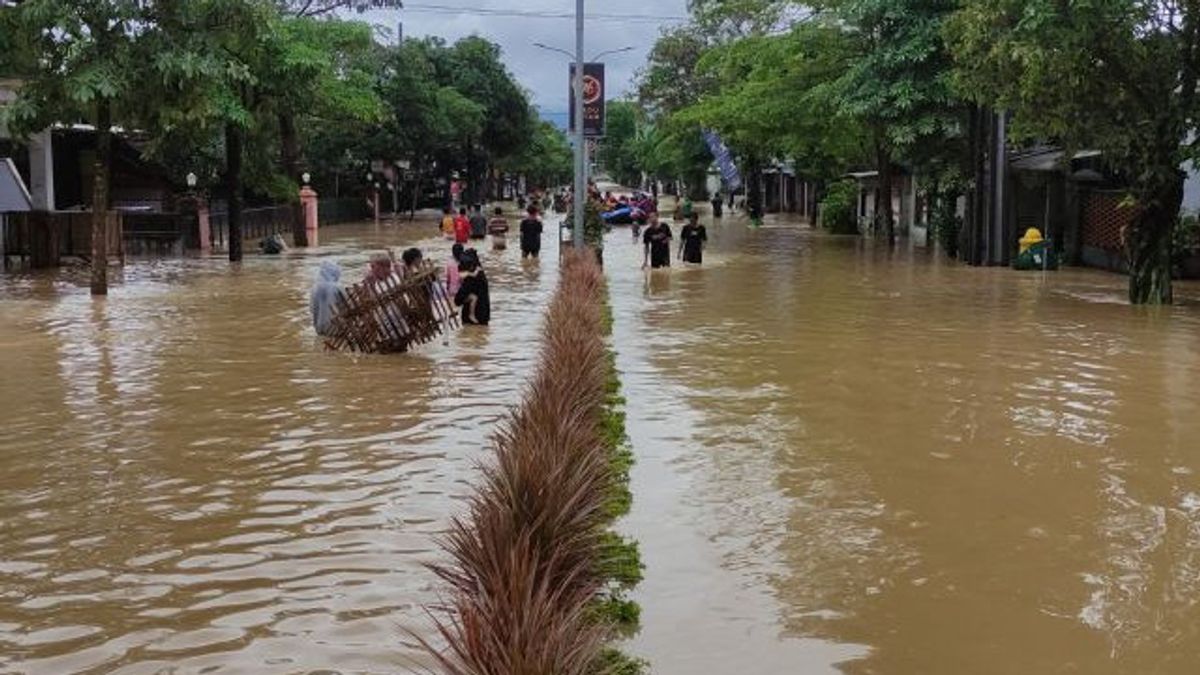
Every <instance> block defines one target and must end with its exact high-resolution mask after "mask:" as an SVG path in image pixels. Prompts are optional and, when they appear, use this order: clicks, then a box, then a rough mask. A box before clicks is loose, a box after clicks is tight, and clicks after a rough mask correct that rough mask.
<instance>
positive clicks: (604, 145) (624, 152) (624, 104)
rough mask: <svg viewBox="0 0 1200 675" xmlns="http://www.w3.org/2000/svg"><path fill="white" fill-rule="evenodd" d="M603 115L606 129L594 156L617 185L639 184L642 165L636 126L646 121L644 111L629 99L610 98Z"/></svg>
mask: <svg viewBox="0 0 1200 675" xmlns="http://www.w3.org/2000/svg"><path fill="white" fill-rule="evenodd" d="M607 116H608V121H607V133H606V135H605V137H604V138H603V140H601V142H600V146H599V152H598V156H597V158H596V159H597V161H598V162H599V164H600V166H602V167H603V168H604V170H605V171H607V172H608V173H609V175H611V176H612V177H613V179H614V180H616V181H617V182H618V183H620V184H621V185H632V186H637V185H640V184H641V182H642V168H643V167H642V162H641V152H640V148H639V145H638V127H639V126H641V125H644V124H646V123H647V122H646V120H645V119H644V115H643V114H642V111H641V109H640V108H639V107H638V105H637V104H636V103H635V102H633V101H611V102H609V104H608V112H607Z"/></svg>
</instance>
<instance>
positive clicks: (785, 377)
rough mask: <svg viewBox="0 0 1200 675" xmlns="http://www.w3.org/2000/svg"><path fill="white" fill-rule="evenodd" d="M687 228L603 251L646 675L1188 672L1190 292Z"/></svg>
mask: <svg viewBox="0 0 1200 675" xmlns="http://www.w3.org/2000/svg"><path fill="white" fill-rule="evenodd" d="M710 233H716V235H717V236H715V237H713V239H714V250H713V251H712V252H711V255H706V256H705V261H706V264H705V267H704V269H702V270H685V269H679V268H675V269H673V270H672V271H671V272H669V273H653V274H649V275H647V274H646V273H644V272H641V271H640V270H638V269H637V268H636V265H632V264H628V263H629V262H631V261H633V260H635V259H636V258H637V256H638V255H640V252H637V251H635V250H634V249H631V248H630V249H628V253H623V252H621V248H622V246H621V245H622V244H624V242H623V241H616V240H614V241H613V242H612V244H611V245H610V251H608V252H607V253H606V259H607V260H608V261H610V262H609V274H610V276H611V278H612V290H613V294H614V304H615V306H616V319H617V329H616V332H617V340H618V348H619V349H620V351H621V353H620V358H619V366H620V368H621V369H622V370H623V371H624V373H625V377H626V388H627V392H626V393H627V395H628V397H629V400H630V431H631V436H632V438H633V442H634V445H635V447H636V448H637V450H638V453H639V457H640V464H639V465H638V466H637V467H636V468H635V473H634V489H635V494H636V499H635V503H634V513H633V514H632V515H631V518H630V521H629V523H628V529H629V530H630V531H631V532H632V533H633V534H635V535H636V536H638V537H639V538H640V539H641V541H642V546H643V549H644V557H645V562H646V564H647V578H646V581H645V583H644V584H643V586H642V587H641V588H640V590H639V596H640V597H639V599H640V600H641V601H642V603H643V607H644V617H643V624H644V627H643V630H642V633H641V635H640V636H639V637H638V638H637V639H636V640H635V643H634V648H635V649H636V650H637V651H638V652H640V653H642V654H643V655H645V656H647V657H648V658H650V659H651V660H652V661H653V662H654V664H655V672H657V673H662V674H672V673H695V672H737V673H743V674H745V675H755V674H763V675H765V674H768V673H781V672H804V673H816V672H836V671H838V670H841V671H844V672H852V673H947V674H950V673H1052V672H1053V673H1057V672H1078V673H1150V672H1154V673H1192V672H1195V668H1196V663H1197V662H1200V661H1198V659H1200V608H1198V606H1197V604H1196V602H1197V598H1198V597H1200V478H1198V477H1197V476H1196V471H1197V470H1200V454H1198V453H1200V441H1198V440H1197V439H1200V414H1197V413H1198V412H1200V354H1198V347H1197V342H1196V335H1198V334H1200V312H1198V311H1197V307H1196V305H1195V304H1191V305H1184V306H1181V307H1175V308H1167V309H1161V310H1153V309H1142V308H1130V307H1127V306H1125V305H1124V304H1123V303H1122V302H1121V301H1120V299H1121V298H1122V297H1123V293H1124V288H1123V279H1122V278H1120V277H1118V276H1115V275H1107V274H1101V273H1093V272H1088V271H1078V270H1076V271H1064V272H1060V273H1057V274H1052V275H1050V276H1048V277H1043V276H1042V275H1041V274H1017V273H1014V272H1011V271H1009V270H1004V269H983V270H981V269H969V268H963V267H958V266H955V265H952V264H948V263H945V262H942V261H938V260H936V259H931V258H928V257H926V255H925V254H924V253H921V252H917V253H911V252H908V251H902V252H889V251H886V250H881V249H878V248H876V247H874V246H873V245H871V244H869V243H863V242H857V241H853V240H844V239H835V238H828V237H822V236H819V235H814V234H813V233H811V232H807V231H802V230H800V229H798V228H789V227H786V226H785V227H778V228H770V229H764V230H760V231H751V230H747V229H745V228H744V227H741V226H740V224H737V225H734V224H730V225H726V226H724V227H721V226H717V227H710ZM611 248H616V249H618V250H611ZM1195 290H1196V289H1195V288H1194V287H1186V286H1185V288H1184V289H1183V291H1182V294H1183V295H1184V296H1185V297H1189V296H1190V297H1194V296H1195V294H1196V293H1195Z"/></svg>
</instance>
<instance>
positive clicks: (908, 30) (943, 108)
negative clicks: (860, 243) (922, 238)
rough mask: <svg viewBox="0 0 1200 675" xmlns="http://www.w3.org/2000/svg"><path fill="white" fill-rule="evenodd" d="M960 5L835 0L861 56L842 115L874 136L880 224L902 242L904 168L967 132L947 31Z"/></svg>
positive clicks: (850, 71)
mask: <svg viewBox="0 0 1200 675" xmlns="http://www.w3.org/2000/svg"><path fill="white" fill-rule="evenodd" d="M957 6H958V0H835V2H834V3H833V4H832V7H833V9H834V11H835V13H836V16H837V18H838V20H839V22H840V25H843V26H845V27H846V28H847V29H849V31H850V32H851V34H852V35H853V36H854V37H855V38H857V39H858V40H859V53H858V56H857V58H856V59H854V60H853V62H851V64H850V65H849V67H848V68H847V69H846V71H845V74H844V75H843V76H842V77H841V78H840V79H839V81H838V90H839V92H838V96H839V99H840V101H841V107H842V109H843V110H844V111H845V112H847V113H849V114H850V115H853V116H855V117H857V118H858V119H860V120H862V122H863V124H864V126H865V127H866V128H867V129H869V130H870V134H871V144H872V146H873V148H872V149H873V151H874V156H875V165H876V169H877V171H878V172H879V193H880V200H879V201H878V202H877V203H878V204H879V205H880V208H877V209H876V217H877V219H878V222H877V225H878V226H879V227H880V228H881V229H883V230H884V231H885V232H886V234H887V237H888V240H889V241H893V240H894V239H895V214H894V213H893V211H892V199H891V195H892V188H893V177H894V172H895V167H896V163H897V162H898V161H899V160H902V159H904V158H906V157H907V156H909V155H911V154H912V153H913V152H914V151H916V150H917V149H919V148H922V147H923V146H927V145H928V144H931V143H940V142H942V141H943V140H944V139H946V138H950V137H953V136H955V135H958V134H959V128H960V125H959V119H960V117H959V109H960V106H959V104H958V103H957V101H956V100H955V98H954V96H953V94H952V92H951V88H950V60H949V56H948V53H947V50H946V47H945V44H944V42H943V38H942V27H943V24H944V23H945V21H946V19H947V18H948V17H949V16H950V14H951V12H952V11H953V10H954V9H955V8H956V7H957Z"/></svg>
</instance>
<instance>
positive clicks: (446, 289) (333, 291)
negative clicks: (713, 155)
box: [309, 192, 708, 335]
mask: <svg viewBox="0 0 1200 675" xmlns="http://www.w3.org/2000/svg"><path fill="white" fill-rule="evenodd" d="M591 197H592V199H596V200H599V201H601V202H604V201H605V200H604V199H602V198H601V197H600V195H599V193H598V192H593V194H592V195H591ZM610 199H611V196H610ZM568 200H569V197H568ZM647 202H648V204H649V208H648V209H647V211H648V213H647V215H646V218H645V221H646V226H645V228H644V229H642V228H641V227H640V226H639V225H637V224H636V223H635V224H633V225H632V228H631V229H632V231H633V239H634V242H637V241H638V240H639V239H640V240H641V243H642V245H643V260H642V266H643V268H647V267H648V268H652V269H660V268H666V267H670V265H671V243H672V242H673V241H674V239H675V235H674V233H673V232H672V230H671V226H670V225H668V224H667V223H666V222H664V221H662V220H660V219H659V214H658V210H657V208H656V206H657V205H656V201H655V200H653V199H646V200H643V203H647ZM540 204H541V200H531V202H530V203H529V205H528V207H527V208H526V210H525V214H524V217H523V218H522V220H521V222H520V224H519V226H518V233H519V237H520V240H519V241H520V248H521V257H522V259H523V260H536V259H537V258H538V256H539V255H540V253H541V249H542V233H543V230H544V228H543V224H542V219H541V212H540ZM675 216H676V218H677V219H679V218H681V219H683V220H684V223H685V224H684V225H683V227H682V228H681V229H680V231H679V246H678V251H677V257H678V259H679V260H681V261H683V262H684V263H688V264H692V265H699V264H701V263H702V261H703V257H704V247H705V245H706V243H707V241H708V231H707V229H706V228H705V227H704V226H703V225H701V224H700V222H699V214H697V213H696V212H695V210H694V208H692V204H691V202H690V201H684V202H683V203H682V205H681V210H680V211H679V212H677V213H676V214H675ZM439 231H440V232H441V234H442V235H443V237H444V238H445V239H447V240H448V241H453V244H452V246H451V249H450V258H449V260H448V261H447V262H446V265H445V268H444V269H443V270H442V274H441V278H440V279H438V280H437V282H436V287H435V292H437V293H439V294H444V297H445V298H446V299H449V300H451V301H452V302H453V304H454V306H455V307H457V308H458V309H459V311H460V312H461V317H460V318H461V320H462V323H463V324H464V325H478V326H486V325H488V323H489V322H490V321H491V294H490V291H489V288H488V278H487V274H486V272H485V271H484V269H483V264H482V262H481V260H480V256H479V252H478V251H477V250H476V249H475V248H474V247H472V246H471V244H472V242H480V241H483V240H486V239H488V238H489V237H490V238H491V247H492V250H493V251H503V250H505V249H506V248H508V234H509V231H510V227H509V223H508V220H507V219H506V218H505V217H504V211H503V209H501V208H499V207H497V208H496V209H495V210H494V212H493V214H492V216H491V217H490V218H488V217H486V216H484V212H483V208H482V207H481V206H480V205H475V206H474V207H472V208H471V209H470V210H469V211H468V209H467V208H465V207H464V208H460V209H459V210H458V212H457V213H455V212H454V211H453V210H452V209H451V208H449V207H447V208H446V209H445V210H444V211H443V214H442V219H441V222H440V223H439ZM425 268H426V266H425V256H424V254H423V253H422V251H421V250H420V249H418V248H409V249H407V250H405V251H404V252H403V253H402V254H401V255H400V257H399V258H397V257H396V255H395V253H394V252H393V251H392V250H391V249H388V250H387V251H385V252H382V253H376V254H374V255H372V256H371V258H370V261H369V262H368V264H367V270H366V273H365V275H364V276H363V279H362V282H361V283H362V284H363V285H366V286H371V285H376V284H382V283H384V282H386V281H387V280H389V279H390V278H393V277H394V278H398V279H400V280H403V279H405V278H406V277H409V276H410V275H414V274H417V273H419V272H421V271H422V270H424V269H425ZM341 276H342V271H341V268H340V267H339V266H338V264H337V263H335V262H333V261H329V260H326V261H323V262H322V263H321V266H320V269H319V270H318V272H317V282H316V285H315V286H314V287H313V289H312V294H311V296H310V301H309V304H310V309H311V312H312V320H313V326H314V328H315V329H316V332H317V334H318V335H329V331H330V329H331V326H332V324H333V321H334V316H335V314H336V312H337V301H338V298H339V297H340V296H339V294H340V293H342V292H343V291H342V288H341V286H340V285H339V284H340V280H341Z"/></svg>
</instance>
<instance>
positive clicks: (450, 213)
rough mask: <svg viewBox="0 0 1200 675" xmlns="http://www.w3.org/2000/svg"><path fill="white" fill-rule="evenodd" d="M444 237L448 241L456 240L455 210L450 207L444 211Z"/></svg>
mask: <svg viewBox="0 0 1200 675" xmlns="http://www.w3.org/2000/svg"><path fill="white" fill-rule="evenodd" d="M442 236H444V237H445V238H447V239H453V238H454V209H452V208H450V207H449V206H447V207H446V208H444V209H442Z"/></svg>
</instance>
